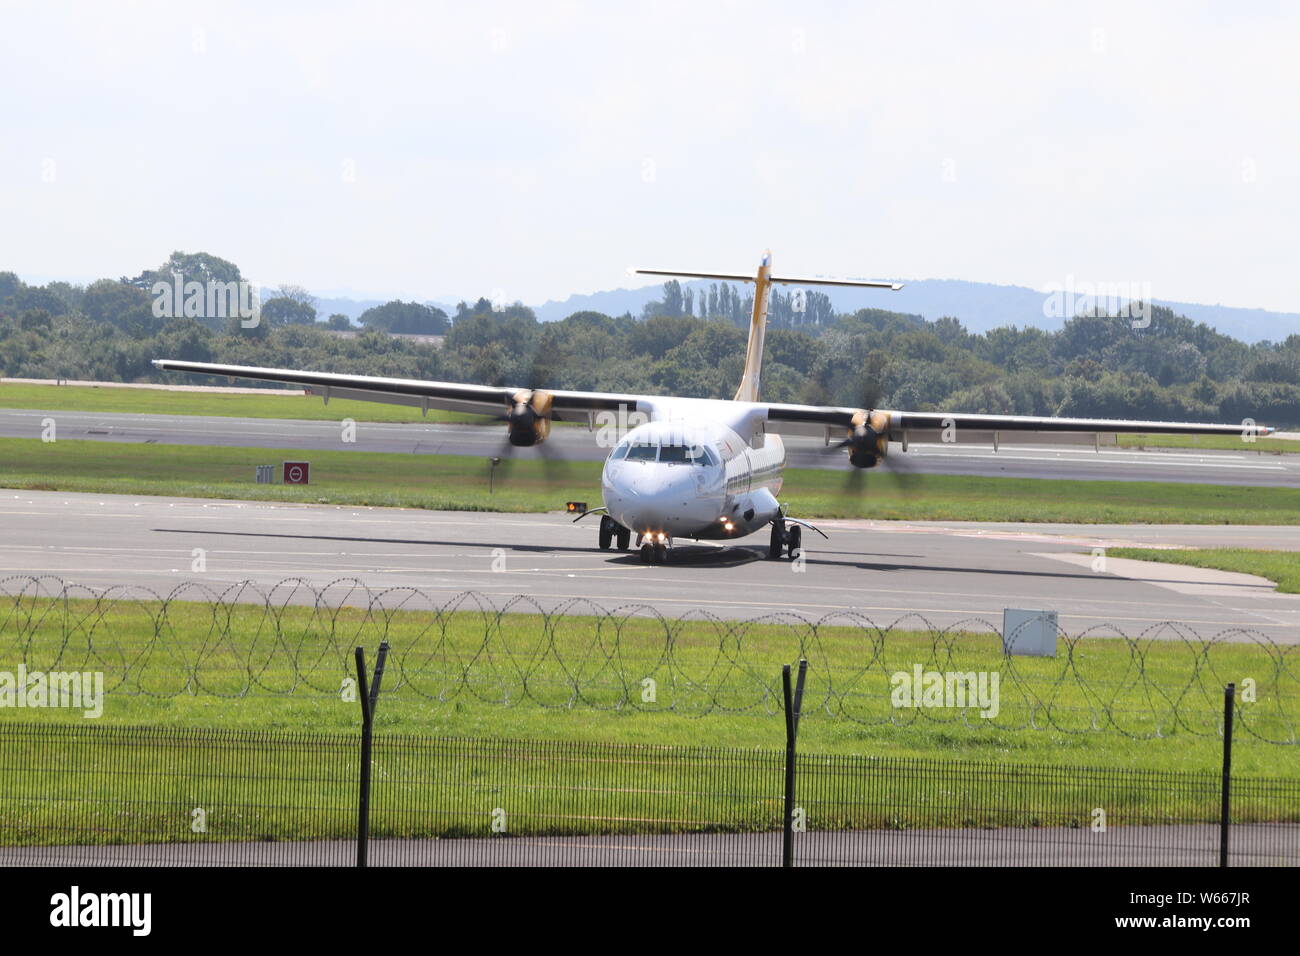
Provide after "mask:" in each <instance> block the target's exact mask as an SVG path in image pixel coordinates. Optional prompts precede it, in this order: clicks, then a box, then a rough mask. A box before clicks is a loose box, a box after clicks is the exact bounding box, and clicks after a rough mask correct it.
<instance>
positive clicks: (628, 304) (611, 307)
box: [533, 279, 1300, 342]
mask: <svg viewBox="0 0 1300 956" xmlns="http://www.w3.org/2000/svg"><path fill="white" fill-rule="evenodd" d="M901 281H903V282H904V283H905V285H904V286H903V288H902V289H901V290H899V291H898V292H874V291H865V290H863V291H859V290H856V289H834V288H830V287H827V288H824V289H822V290H821V291H823V292H826V293H827V294H828V295H829V296H830V298H831V301H832V302H833V303H834V304H835V309H836V311H838V312H854V311H857V310H858V309H865V308H876V309H888V310H889V311H891V312H907V313H911V314H915V315H921V316H924V317H925V318H927V319H937V318H940V317H942V316H945V315H950V316H953V317H954V318H957V319H960V320H961V322H962V324H963V325H965V326H966V328H967V329H969V330H970V331H971V332H976V333H980V332H987V331H988V330H989V329H994V328H997V327H999V326H1004V325H1018V326H1022V327H1024V326H1034V327H1037V328H1040V329H1045V330H1048V331H1055V330H1056V329H1059V328H1060V327H1061V325H1062V324H1063V322H1064V319H1063V318H1051V317H1049V316H1047V315H1045V314H1044V309H1043V303H1044V300H1045V298H1046V296H1045V294H1044V293H1042V292H1037V291H1035V290H1034V289H1029V288H1026V287H1025V286H1016V285H993V284H992V283H989V282H965V281H962V280H959V279H904V280H901ZM686 285H689V286H690V287H692V288H694V289H697V290H698V289H701V288H708V286H709V283H708V282H707V281H699V282H690V283H686ZM661 294H662V287H661V286H657V285H655V286H648V287H647V288H644V289H612V290H610V291H607V292H596V293H593V294H591V295H571V296H569V297H568V298H567V299H565V300H564V301H562V302H555V301H551V302H545V303H543V304H542V305H537V306H533V311H534V312H536V313H537V317H538V318H539V319H541V320H542V321H544V322H549V321H553V320H557V319H563V318H565V317H566V316H569V315H572V314H573V313H574V312H582V311H586V310H591V311H594V312H604V313H605V314H606V315H622V314H623V313H624V312H631V313H632V315H634V316H639V315H640V314H641V309H642V308H643V307H644V306H645V304H646V303H647V302H650V301H652V300H654V299H658V298H659V297H660V295H661ZM1155 302H1156V304H1157V305H1163V306H1167V307H1169V308H1170V309H1173V310H1174V312H1175V313H1177V314H1179V315H1185V316H1187V318H1189V319H1191V320H1193V321H1195V322H1204V323H1205V324H1206V325H1208V326H1210V327H1211V328H1214V329H1217V330H1218V331H1220V332H1222V333H1224V334H1225V335H1231V336H1232V337H1233V338H1236V339H1240V340H1241V341H1243V342H1259V341H1263V340H1266V339H1267V340H1269V341H1273V342H1280V341H1282V340H1284V339H1285V338H1286V337H1287V336H1288V335H1295V334H1297V333H1300V314H1297V313H1294V312H1269V311H1266V310H1264V309H1242V308H1234V307H1232V306H1225V305H1199V304H1196V303H1191V302H1170V301H1167V300H1165V299H1156V300H1155Z"/></svg>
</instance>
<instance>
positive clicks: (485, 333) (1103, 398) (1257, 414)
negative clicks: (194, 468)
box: [0, 253, 1300, 426]
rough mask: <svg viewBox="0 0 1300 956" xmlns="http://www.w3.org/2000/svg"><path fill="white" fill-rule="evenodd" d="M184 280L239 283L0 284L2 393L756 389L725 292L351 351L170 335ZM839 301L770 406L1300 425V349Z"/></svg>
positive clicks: (277, 339)
mask: <svg viewBox="0 0 1300 956" xmlns="http://www.w3.org/2000/svg"><path fill="white" fill-rule="evenodd" d="M173 273H179V274H182V275H183V276H184V277H185V279H186V281H190V279H191V277H192V276H194V277H198V276H204V277H208V278H212V279H214V280H217V281H239V278H240V277H239V271H238V269H237V268H236V267H235V266H234V265H233V264H231V263H228V262H225V260H221V259H217V258H216V257H213V256H207V255H206V254H203V253H198V254H194V255H193V256H187V255H186V254H183V253H175V254H173V256H172V257H171V259H169V260H168V262H166V263H164V264H163V265H162V266H161V267H160V268H159V269H156V270H151V271H147V272H143V273H141V274H140V275H139V276H136V277H134V278H125V277H124V278H121V279H116V280H113V279H102V280H99V281H97V282H93V283H91V284H89V285H87V286H84V287H82V286H76V285H72V284H69V283H65V282H51V283H48V284H46V285H44V286H29V285H27V284H25V283H23V282H22V281H21V280H19V279H18V277H17V276H15V275H14V274H13V273H0V375H4V376H12V377H31V378H65V379H68V378H70V379H89V380H106V381H127V382H143V381H177V380H179V379H178V377H177V376H175V375H165V376H164V375H161V374H159V373H158V372H157V371H156V370H155V369H154V368H153V367H152V366H151V365H150V364H149V362H150V360H151V359H155V358H173V359H185V360H190V361H200V362H202V361H214V362H227V363H232V364H242V365H261V366H272V367H279V366H284V367H293V368H310V369H316V370H321V371H334V372H348V373H354V374H366V375H387V376H398V377H412V378H431V379H440V380H445V381H456V382H477V383H482V384H489V385H511V386H533V387H537V386H543V387H551V388H567V389H583V390H593V391H611V392H623V391H627V392H638V393H648V394H673V395H686V396H698V397H704V398H728V397H730V396H731V394H732V393H733V391H734V389H735V387H736V383H737V382H738V381H739V380H740V375H741V367H742V365H743V360H744V350H745V336H746V328H747V325H748V319H749V307H750V305H752V301H751V302H749V303H748V304H747V302H746V299H747V297H746V296H744V295H742V294H741V293H740V291H738V290H737V289H735V288H733V287H731V286H730V285H729V284H728V283H721V284H718V285H717V286H716V288H712V289H708V290H705V292H704V294H703V295H701V296H698V297H692V296H691V295H690V294H689V293H690V291H691V290H689V289H684V288H683V287H681V286H680V285H678V284H677V283H675V282H670V283H666V284H665V286H664V290H663V297H662V298H660V299H658V300H656V301H654V302H652V303H650V305H649V306H647V308H646V310H645V311H644V313H643V315H642V316H641V317H638V318H634V317H633V316H631V315H622V316H609V315H604V314H601V313H596V312H579V313H575V314H573V315H571V316H569V317H568V318H566V319H564V320H563V321H559V322H538V321H537V319H536V317H535V316H534V314H533V313H532V311H531V310H530V309H528V308H527V307H525V306H522V305H519V304H517V303H516V304H513V305H503V304H502V303H492V302H489V301H488V300H486V299H479V300H478V301H477V302H473V303H470V302H461V303H459V304H458V305H457V307H456V311H455V313H454V315H452V316H448V315H447V314H446V313H445V312H443V311H442V310H440V309H437V308H434V307H431V306H428V305H421V304H419V303H404V302H400V301H393V302H389V303H385V304H384V305H382V306H379V307H377V308H375V309H371V310H369V312H367V313H366V315H363V316H362V325H363V331H362V332H361V333H360V334H358V335H356V336H355V337H346V338H345V337H340V336H338V335H335V334H333V332H334V331H335V330H336V329H337V328H340V327H344V326H347V324H348V323H347V320H346V318H345V317H343V316H335V317H328V318H326V319H324V320H322V319H321V318H320V317H319V316H317V315H316V310H315V300H314V299H312V297H311V296H310V295H309V294H308V293H306V292H305V290H302V289H300V288H299V287H295V286H282V287H280V288H279V289H277V290H275V294H274V295H272V296H270V297H269V298H268V299H267V300H266V301H264V302H263V303H262V312H261V319H262V320H261V322H259V323H258V325H257V326H256V327H254V328H244V327H242V325H241V323H240V322H239V320H238V318H232V319H213V318H209V317H206V316H200V317H194V316H186V315H180V316H171V317H165V316H164V317H159V316H157V315H155V314H154V313H155V312H156V309H154V308H153V296H152V295H151V294H150V288H151V287H152V286H153V284H154V283H156V282H159V281H170V280H171V278H172V274H173ZM195 281H205V280H204V279H195ZM724 290H726V291H724ZM824 298H825V297H824V296H819V294H817V293H812V294H809V295H807V297H806V299H805V300H804V301H802V302H799V303H798V305H800V306H802V308H800V309H796V308H793V306H794V304H795V301H796V300H794V299H793V296H792V294H782V295H781V296H780V299H779V300H778V299H776V297H774V303H773V309H772V328H770V329H769V332H768V336H767V357H766V361H765V363H764V367H763V395H764V398H766V399H768V400H770V401H782V402H804V403H809V404H836V405H848V406H863V405H865V406H881V407H891V408H903V409H913V410H918V411H925V410H938V409H946V410H953V411H964V412H977V413H988V414H1022V415H1066V416H1088V417H1092V416H1105V417H1115V418H1160V419H1172V420H1184V421H1193V420H1195V421H1224V422H1238V421H1241V420H1242V419H1245V418H1251V419H1254V420H1256V421H1258V422H1262V423H1266V424H1270V425H1280V426H1296V425H1300V335H1292V336H1290V337H1289V338H1287V339H1286V341H1284V342H1281V343H1271V342H1263V343H1257V344H1253V345H1248V344H1246V343H1243V342H1240V341H1238V340H1236V339H1233V338H1231V337H1230V336H1226V335H1222V334H1220V333H1218V332H1216V331H1215V330H1213V329H1211V328H1209V327H1208V326H1206V325H1205V324H1203V323H1199V324H1198V323H1195V322H1192V321H1191V320H1189V319H1187V318H1185V317H1183V316H1179V315H1175V314H1174V313H1173V312H1172V311H1170V310H1169V309H1167V308H1162V307H1159V306H1156V307H1153V308H1152V309H1151V313H1150V318H1151V321H1150V325H1149V326H1147V327H1145V328H1135V327H1134V326H1133V323H1132V322H1131V321H1130V320H1129V319H1128V318H1114V317H1108V316H1105V315H1101V314H1089V315H1079V316H1076V317H1074V318H1072V319H1070V320H1068V321H1067V322H1066V323H1065V324H1064V326H1063V328H1062V329H1060V330H1059V331H1056V332H1046V331H1043V330H1041V329H1036V328H1018V327H1015V326H1007V327H1003V328H996V329H993V330H991V331H989V332H987V333H984V334H972V333H970V332H969V331H967V330H966V329H965V328H964V327H963V326H962V324H961V323H960V322H959V321H958V320H956V319H953V318H941V319H938V320H935V321H927V320H925V319H923V318H922V317H920V316H916V315H906V314H902V313H896V312H889V311H885V310H881V309H862V310H859V311H857V312H853V313H851V314H836V313H835V312H834V311H833V310H832V309H830V307H829V301H822V300H823V299H824ZM777 301H780V302H781V311H779V312H778V310H777V308H776V303H777ZM810 308H811V310H812V311H811V313H810V312H809V309H810ZM701 313H702V314H701ZM367 317H368V318H367ZM340 319H341V320H342V321H339V320H340ZM395 332H425V333H428V334H439V335H443V336H444V339H443V341H442V344H441V346H436V345H430V344H422V343H419V342H414V341H411V340H409V339H404V338H399V337H395V336H394V335H391V334H389V333H395ZM193 381H194V382H195V383H196V384H210V383H211V380H210V379H206V378H202V377H195V378H194V379H193Z"/></svg>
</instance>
